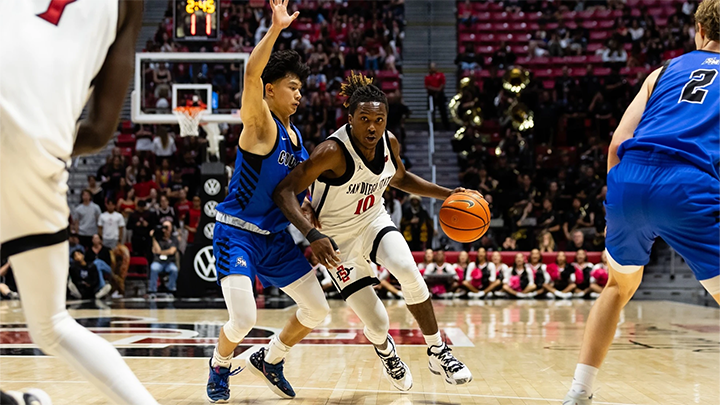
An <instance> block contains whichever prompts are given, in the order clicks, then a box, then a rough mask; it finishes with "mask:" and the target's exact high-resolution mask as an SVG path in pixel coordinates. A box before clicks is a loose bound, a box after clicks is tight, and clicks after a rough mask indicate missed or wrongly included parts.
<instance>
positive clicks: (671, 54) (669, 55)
mask: <svg viewBox="0 0 720 405" xmlns="http://www.w3.org/2000/svg"><path fill="white" fill-rule="evenodd" d="M684 53H685V51H683V50H682V49H673V50H669V51H665V52H664V53H663V55H662V58H663V60H668V59H672V58H677V57H678V56H681V55H682V54H684Z"/></svg>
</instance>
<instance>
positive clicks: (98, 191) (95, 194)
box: [87, 174, 105, 207]
mask: <svg viewBox="0 0 720 405" xmlns="http://www.w3.org/2000/svg"><path fill="white" fill-rule="evenodd" d="M87 190H88V191H90V194H91V197H92V202H93V203H95V204H96V205H97V206H98V207H104V206H105V196H104V195H103V192H102V191H103V190H102V187H101V186H100V185H99V184H98V183H97V177H95V176H93V175H92V174H91V175H89V176H88V187H87Z"/></svg>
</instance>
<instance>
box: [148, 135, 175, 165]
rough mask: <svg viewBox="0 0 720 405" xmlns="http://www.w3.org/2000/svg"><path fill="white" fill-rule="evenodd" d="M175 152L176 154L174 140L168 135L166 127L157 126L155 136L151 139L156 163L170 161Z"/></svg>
mask: <svg viewBox="0 0 720 405" xmlns="http://www.w3.org/2000/svg"><path fill="white" fill-rule="evenodd" d="M175 152H177V147H176V146H175V138H174V137H173V136H172V135H171V134H170V133H168V129H167V127H165V126H164V125H160V126H158V127H157V136H156V137H155V139H153V154H155V159H156V160H155V161H156V163H158V164H160V163H161V162H162V161H163V160H164V159H172V158H173V155H175Z"/></svg>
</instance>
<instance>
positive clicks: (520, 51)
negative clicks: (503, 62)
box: [510, 45, 528, 55]
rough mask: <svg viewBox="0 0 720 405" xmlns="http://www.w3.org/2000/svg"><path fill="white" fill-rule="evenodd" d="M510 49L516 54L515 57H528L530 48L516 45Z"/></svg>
mask: <svg viewBox="0 0 720 405" xmlns="http://www.w3.org/2000/svg"><path fill="white" fill-rule="evenodd" d="M510 49H511V50H512V51H513V53H515V55H527V54H528V46H527V45H515V46H511V47H510Z"/></svg>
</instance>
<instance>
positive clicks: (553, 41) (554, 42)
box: [547, 31, 563, 57]
mask: <svg viewBox="0 0 720 405" xmlns="http://www.w3.org/2000/svg"><path fill="white" fill-rule="evenodd" d="M547 47H548V52H549V54H550V56H554V57H559V56H563V47H562V45H561V44H560V36H559V35H558V33H557V31H555V32H553V33H551V34H550V40H549V41H548V44H547Z"/></svg>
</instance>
